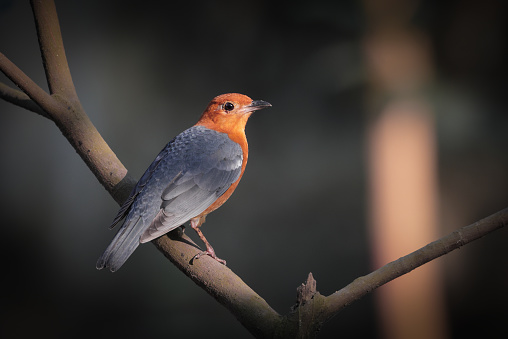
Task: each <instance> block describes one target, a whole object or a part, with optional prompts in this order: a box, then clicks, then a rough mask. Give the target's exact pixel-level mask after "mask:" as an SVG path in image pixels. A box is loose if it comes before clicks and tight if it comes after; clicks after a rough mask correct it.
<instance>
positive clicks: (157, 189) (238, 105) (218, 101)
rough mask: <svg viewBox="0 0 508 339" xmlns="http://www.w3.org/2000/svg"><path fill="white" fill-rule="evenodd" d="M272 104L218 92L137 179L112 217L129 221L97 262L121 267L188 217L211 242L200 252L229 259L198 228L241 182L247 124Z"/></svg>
mask: <svg viewBox="0 0 508 339" xmlns="http://www.w3.org/2000/svg"><path fill="white" fill-rule="evenodd" d="M269 106H271V105H270V104H269V103H268V102H266V101H262V100H252V99H251V98H249V97H248V96H246V95H242V94H237V93H229V94H223V95H219V96H218V97H215V98H214V99H213V100H212V101H211V102H210V103H209V104H208V107H207V108H206V109H205V111H204V112H203V115H202V116H201V118H200V119H199V121H198V123H197V124H196V125H194V126H192V127H191V128H189V129H187V130H185V131H183V132H182V133H180V134H179V135H178V136H176V137H175V138H174V139H173V140H171V141H170V142H169V143H168V144H167V145H166V147H164V148H163V149H162V151H161V152H160V153H159V155H157V157H156V158H155V160H154V161H153V162H152V164H151V165H150V167H148V169H147V170H146V172H145V173H144V174H143V176H142V177H141V179H140V180H139V182H138V183H137V184H136V186H135V187H134V189H133V190H132V192H131V193H130V195H129V197H128V198H127V200H126V201H125V202H124V204H123V205H122V207H121V208H120V211H119V212H118V214H117V216H116V217H115V219H114V220H113V223H112V225H111V227H114V226H115V225H116V224H117V223H119V222H120V221H121V220H124V221H123V224H122V226H121V227H120V229H119V230H118V233H117V234H116V236H115V238H114V239H113V241H112V242H111V244H110V245H109V246H108V248H107V249H106V251H105V252H104V254H103V255H102V256H101V257H100V258H99V260H98V261H97V268H98V269H102V268H104V267H107V268H109V269H110V270H111V271H112V272H114V271H116V270H118V269H119V268H120V267H121V266H122V265H123V264H124V263H125V261H126V260H127V259H128V258H129V256H130V255H131V254H132V252H134V250H135V249H136V248H137V247H138V245H139V244H140V243H145V242H148V241H151V240H153V239H155V238H157V237H159V236H161V235H163V234H166V233H167V232H169V231H171V230H173V229H175V228H177V227H179V226H180V225H183V224H184V223H186V222H187V221H189V220H190V224H191V227H192V228H193V229H194V230H195V231H196V232H197V233H198V235H199V237H200V238H201V240H202V241H203V242H204V243H205V245H206V250H205V251H204V252H201V253H198V254H197V255H196V256H195V258H199V257H200V256H201V255H205V254H206V255H209V256H211V257H212V258H214V259H216V260H217V261H219V262H221V263H223V264H225V263H226V262H225V261H224V260H222V259H219V258H218V257H217V256H216V255H215V251H214V250H213V248H212V246H211V245H210V243H209V242H208V241H207V240H206V238H205V237H204V235H203V233H202V232H201V230H200V229H199V228H200V226H201V225H202V224H203V223H204V222H205V217H206V215H207V214H209V213H211V212H213V211H214V210H216V209H217V208H219V207H220V206H221V205H222V204H223V203H224V202H226V200H227V199H228V198H229V197H230V196H231V194H232V193H233V191H234V190H235V188H236V186H237V185H238V182H239V181H240V179H241V178H242V175H243V172H244V170H245V165H246V164H247V158H248V154H249V151H248V147H247V138H246V137H245V124H246V123H247V120H248V119H249V116H250V115H251V114H252V112H254V111H256V110H259V109H262V108H265V107H269Z"/></svg>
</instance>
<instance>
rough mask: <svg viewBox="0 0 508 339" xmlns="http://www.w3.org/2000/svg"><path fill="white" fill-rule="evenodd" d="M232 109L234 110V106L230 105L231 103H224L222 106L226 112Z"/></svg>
mask: <svg viewBox="0 0 508 339" xmlns="http://www.w3.org/2000/svg"><path fill="white" fill-rule="evenodd" d="M234 108H235V105H233V104H232V103H230V102H226V103H225V104H224V109H225V110H226V111H232V110H233V109H234Z"/></svg>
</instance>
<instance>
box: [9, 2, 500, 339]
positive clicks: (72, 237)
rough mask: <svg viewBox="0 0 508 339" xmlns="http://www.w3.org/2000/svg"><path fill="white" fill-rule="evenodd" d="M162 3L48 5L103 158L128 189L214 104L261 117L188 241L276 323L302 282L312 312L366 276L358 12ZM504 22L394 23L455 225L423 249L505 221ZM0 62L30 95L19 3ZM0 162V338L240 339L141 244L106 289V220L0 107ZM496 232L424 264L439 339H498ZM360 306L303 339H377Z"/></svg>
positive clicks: (26, 121) (46, 133)
mask: <svg viewBox="0 0 508 339" xmlns="http://www.w3.org/2000/svg"><path fill="white" fill-rule="evenodd" d="M169 3H170V4H171V5H169V6H168V5H162V4H161V3H160V2H157V1H148V0H147V1H143V2H134V1H122V2H120V1H118V2H104V1H95V0H94V1H57V2H56V5H57V10H58V13H59V17H60V25H61V29H62V34H63V38H64V43H65V47H66V53H67V58H68V61H69V65H70V68H71V72H72V75H73V78H74V83H75V85H76V88H77V91H78V95H79V97H80V99H81V102H82V104H83V106H84V108H85V110H86V111H87V113H88V115H89V116H90V118H91V120H92V121H93V122H94V124H95V126H96V127H97V129H98V130H99V131H100V132H101V134H102V136H103V137H104V139H105V140H106V141H107V142H108V143H109V145H110V146H111V148H112V149H113V150H114V151H115V152H116V154H117V155H118V157H119V158H120V159H121V161H122V162H123V163H124V165H125V166H126V167H127V168H128V169H129V171H130V173H131V174H132V175H133V176H134V177H135V178H139V177H140V176H141V174H142V173H143V171H144V170H145V168H146V167H147V166H148V165H149V164H150V163H151V161H152V160H153V158H154V157H155V156H156V154H157V153H158V152H159V150H160V149H161V148H162V147H163V146H164V145H165V143H166V142H168V141H169V140H170V139H171V138H173V137H174V136H175V135H176V134H178V133H179V132H181V131H182V130H184V129H186V128H187V127H189V126H191V125H193V124H194V123H195V122H196V121H197V119H198V118H199V116H200V113H201V112H202V110H203V109H204V108H205V107H206V105H207V103H208V102H209V100H210V99H211V98H213V97H214V96H216V95H218V94H221V93H227V92H239V93H244V94H247V95H249V96H251V97H252V98H254V99H263V100H266V101H269V102H270V103H272V105H273V107H272V108H271V109H269V110H263V111H261V112H258V113H256V114H255V115H254V116H253V117H252V118H251V120H250V121H249V123H248V125H247V135H248V138H249V145H250V156H249V165H248V166H247V171H246V173H245V176H244V178H243V179H242V183H241V184H240V185H239V188H238V189H237V190H236V192H235V194H234V195H233V197H232V198H231V199H230V200H229V201H228V203H227V204H225V205H224V206H223V207H222V208H221V209H219V210H218V211H216V212H214V213H213V214H211V215H210V216H209V217H208V218H207V223H206V224H205V225H204V227H203V231H204V233H205V235H206V236H207V238H208V239H209V240H210V242H211V243H212V244H213V246H214V248H215V249H216V251H217V254H218V256H219V257H221V258H224V259H227V261H228V266H229V267H230V268H231V269H232V270H233V271H234V272H235V273H237V274H238V275H239V276H240V277H241V278H242V279H243V280H244V281H245V282H246V283H247V284H249V285H250V286H251V287H252V288H253V289H254V290H255V291H256V292H258V293H259V294H260V295H261V296H262V297H263V298H265V300H266V301H267V302H268V303H269V304H270V305H271V306H272V307H274V308H275V310H277V311H278V312H280V313H283V314H285V313H287V312H288V311H289V308H290V306H291V305H293V303H294V301H295V290H296V287H297V286H298V285H299V284H301V283H302V282H303V281H304V280H305V279H306V277H307V274H308V272H312V273H313V274H314V277H315V278H316V280H317V288H318V290H319V291H320V292H321V293H322V294H324V295H328V294H331V293H333V292H334V291H336V290H338V289H340V288H342V287H343V286H345V285H346V284H348V283H349V282H351V281H352V280H354V278H356V277H358V276H360V275H364V274H366V273H368V272H370V271H371V270H372V267H371V264H370V259H369V256H370V250H369V242H368V236H367V227H366V222H367V217H366V214H367V208H366V200H367V196H366V177H365V175H366V169H365V166H366V163H365V155H364V151H365V141H364V138H365V123H366V112H365V109H366V107H365V106H366V105H365V101H364V99H365V90H366V87H367V86H368V84H367V82H368V80H367V78H366V75H365V74H366V72H365V62H364V59H363V58H364V56H363V51H362V39H363V36H364V33H365V26H366V23H365V17H364V11H363V8H362V2H358V1H342V2H333V1H279V2H271V1H246V2H243V1H242V2H235V1H219V2H208V1H190V2H185V1H179V2H169ZM506 14H507V5H506V3H505V2H502V1H482V2H479V1H448V2H445V3H442V2H439V1H425V2H422V3H419V4H417V9H416V11H415V14H414V16H413V22H412V25H414V26H415V27H418V28H419V29H421V30H423V31H424V32H426V34H428V36H429V38H430V41H431V43H432V48H433V55H432V56H433V61H434V67H435V69H436V76H435V79H434V82H433V86H434V90H435V91H436V93H439V100H436V101H435V102H433V105H434V108H435V112H436V117H437V119H436V121H437V127H438V132H439V139H438V142H439V144H438V145H439V164H440V167H439V180H440V193H441V197H442V200H440V201H441V202H440V204H439V206H440V211H441V214H442V215H446V213H451V212H450V211H453V213H458V214H459V215H461V216H462V218H461V220H464V221H465V223H464V224H459V225H449V224H445V223H444V222H443V225H442V232H441V234H442V235H444V234H446V233H448V232H449V231H451V230H453V229H456V228H458V227H461V226H464V225H465V224H469V223H472V222H474V221H476V220H478V219H480V218H482V217H485V216H487V215H489V214H491V213H493V212H496V211H497V210H500V209H501V208H503V207H506V206H507V204H508V190H507V188H508V156H507V151H506V150H507V146H508V133H507V128H506V126H507V122H508V118H507V112H506V96H507V94H508V92H507V85H506V76H507V67H506V60H507V44H508V37H507V34H506V32H507V31H508V30H507V29H506V28H507V27H506V26H507V24H506V22H507V20H506V18H507V15H506ZM0 50H1V52H2V53H4V54H5V55H6V56H7V57H8V58H10V59H11V60H12V61H13V62H14V63H16V64H17V65H18V66H19V67H20V68H21V69H22V70H24V72H26V73H27V74H28V75H29V76H30V77H32V79H34V80H35V81H36V82H37V83H38V84H40V85H41V86H43V88H46V86H45V85H46V84H45V78H44V70H43V68H42V65H41V61H40V52H39V50H38V44H37V37H36V32H35V26H34V23H33V17H32V13H31V8H30V5H29V3H28V1H6V0H4V1H0ZM0 80H1V81H4V82H6V83H8V84H10V83H9V82H8V80H6V79H5V77H2V78H1V79H0ZM0 158H1V166H0V178H1V180H2V184H1V189H0V199H1V204H0V215H1V218H2V222H1V225H2V246H1V252H0V254H1V258H2V272H3V274H2V279H1V281H2V297H1V309H2V314H1V324H0V328H1V330H0V331H1V332H3V333H2V334H3V335H2V336H3V337H28V336H34V335H39V336H47V337H75V338H76V337H95V338H102V337H106V336H114V337H120V336H124V337H134V336H143V337H162V336H168V337H175V338H178V337H197V336H198V335H200V336H202V335H205V334H208V335H209V336H210V337H212V338H213V337H231V338H240V337H247V336H248V332H247V331H246V330H245V329H243V327H242V326H241V325H240V324H239V323H238V322H237V321H236V320H235V318H234V317H233V316H232V315H231V314H229V312H228V311H227V310H226V309H225V308H223V307H222V306H221V305H219V304H218V303H216V302H215V301H214V300H213V299H212V298H211V297H210V296H208V295H207V294H206V293H205V292H204V291H202V290H201V289H200V288H198V287H197V286H195V285H194V284H193V283H192V282H191V281H190V280H189V279H188V278H186V277H185V276H184V275H183V274H182V273H181V272H180V271H178V270H177V269H176V268H175V267H173V265H172V264H171V263H169V261H167V260H166V259H165V258H164V257H163V256H162V255H161V254H160V253H159V252H158V251H157V250H155V248H154V246H152V245H150V244H148V245H143V246H140V248H139V249H138V250H137V251H136V252H135V254H134V255H133V256H132V257H131V258H130V259H129V261H128V262H127V263H126V264H125V266H124V267H123V268H122V269H121V270H120V271H118V272H117V273H115V274H111V273H109V272H106V271H100V272H99V271H97V270H96V269H95V262H96V260H97V258H98V256H99V255H100V254H101V253H102V251H103V250H104V249H105V247H106V246H107V245H108V243H109V242H110V240H111V239H112V237H113V235H114V232H112V231H108V229H107V226H108V225H109V223H110V222H111V220H112V218H113V217H114V216H115V214H116V212H117V209H118V206H117V205H116V204H115V202H114V201H113V199H112V198H111V197H110V196H109V195H108V193H107V192H106V191H105V190H104V189H103V188H102V187H101V186H100V184H99V183H98V182H97V180H96V179H95V178H94V176H93V174H92V173H91V172H90V171H89V170H88V168H87V167H86V166H85V165H84V164H83V162H82V161H81V159H80V158H79V157H78V156H77V154H76V153H75V152H74V150H73V149H72V147H71V146H70V145H69V144H68V143H67V142H66V140H65V139H64V137H63V136H62V135H61V133H60V132H59V131H58V129H57V128H56V127H55V126H54V124H53V123H52V122H50V121H49V120H47V119H44V118H42V117H40V116H38V115H36V114H34V113H31V112H28V111H26V110H24V109H21V108H18V107H15V106H13V105H11V104H8V103H6V102H4V101H0ZM449 202H452V203H453V209H452V207H450V205H449ZM442 219H443V218H442ZM507 232H508V230H506V229H503V230H500V231H497V232H496V233H494V234H492V235H489V236H488V237H486V238H484V239H481V240H479V241H477V242H476V243H473V244H471V245H468V246H466V247H464V248H462V249H460V250H459V251H456V252H454V253H452V254H450V255H447V256H446V257H444V258H441V259H439V260H441V261H442V264H443V267H444V269H443V274H444V280H445V284H446V286H445V290H446V307H447V314H448V322H449V330H450V337H453V338H458V337H464V336H465V335H471V336H474V337H478V336H481V337H490V336H492V337H494V335H499V334H506V332H507V330H506V318H507V316H508V311H507V308H506V304H507V302H508V293H507V292H506V286H507V284H508V270H507V269H506V267H507V264H508V263H507V261H508V260H507V258H508V252H507V250H506V239H507ZM187 233H188V234H190V235H191V237H193V238H196V237H195V235H194V234H193V232H190V231H188V232H187ZM415 293H418V291H415ZM374 300H375V299H374V298H373V297H372V295H369V296H367V297H364V298H363V299H362V300H360V301H358V302H356V303H354V304H353V305H351V306H350V307H348V308H347V309H345V310H343V311H342V312H341V313H340V314H339V315H338V316H336V317H335V318H333V319H332V320H331V321H330V322H329V323H327V324H325V326H324V328H323V330H322V333H321V337H322V338H332V337H338V336H339V335H340V336H342V337H352V336H354V337H370V338H375V337H378V325H379V324H378V321H377V320H376V314H375V307H374ZM4 335H5V336H4Z"/></svg>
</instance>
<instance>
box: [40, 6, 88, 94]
mask: <svg viewBox="0 0 508 339" xmlns="http://www.w3.org/2000/svg"><path fill="white" fill-rule="evenodd" d="M30 2H31V4H32V11H33V15H34V19H35V26H36V28H37V37H38V38H39V46H41V55H42V62H43V64H44V70H45V71H46V79H47V81H48V86H49V92H50V93H51V94H59V95H61V96H63V97H65V98H66V99H67V100H68V101H76V102H77V101H78V95H77V94H76V89H75V87H74V83H73V81H72V77H71V72H70V69H69V64H68V63H67V57H66V56H65V48H64V45H63V40H62V33H61V32H60V23H59V21H58V14H57V12H56V7H55V2H54V1H46V0H31V1H30Z"/></svg>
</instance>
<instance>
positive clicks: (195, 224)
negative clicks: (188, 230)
mask: <svg viewBox="0 0 508 339" xmlns="http://www.w3.org/2000/svg"><path fill="white" fill-rule="evenodd" d="M204 222H205V216H201V217H197V218H192V219H191V221H190V224H191V227H192V229H193V230H194V231H196V233H197V234H198V235H199V238H200V239H201V240H202V241H203V242H204V243H205V245H206V251H203V252H199V253H198V254H196V255H195V256H194V259H199V258H200V257H201V256H202V255H209V256H211V257H212V258H214V259H215V260H217V261H218V262H220V263H221V264H224V265H226V260H222V259H220V258H218V257H217V256H216V255H215V251H214V250H213V247H212V245H210V243H209V242H208V240H206V238H205V236H204V235H203V232H201V230H200V229H199V227H201V225H202V224H203V223H204Z"/></svg>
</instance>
